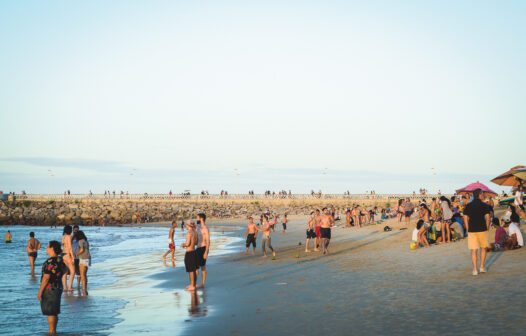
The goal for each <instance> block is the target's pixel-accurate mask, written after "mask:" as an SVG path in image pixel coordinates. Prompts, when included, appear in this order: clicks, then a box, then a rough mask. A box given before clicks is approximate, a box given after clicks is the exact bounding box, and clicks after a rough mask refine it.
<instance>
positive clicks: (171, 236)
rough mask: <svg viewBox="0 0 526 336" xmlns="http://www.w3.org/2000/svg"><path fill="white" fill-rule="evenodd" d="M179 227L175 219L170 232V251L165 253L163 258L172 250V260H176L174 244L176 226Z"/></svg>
mask: <svg viewBox="0 0 526 336" xmlns="http://www.w3.org/2000/svg"><path fill="white" fill-rule="evenodd" d="M176 227H177V222H176V221H175V220H174V221H172V227H171V228H170V232H168V249H169V250H168V251H166V253H165V254H164V255H163V260H166V256H167V255H168V254H169V253H170V252H171V253H172V261H175V245H174V233H175V228H176Z"/></svg>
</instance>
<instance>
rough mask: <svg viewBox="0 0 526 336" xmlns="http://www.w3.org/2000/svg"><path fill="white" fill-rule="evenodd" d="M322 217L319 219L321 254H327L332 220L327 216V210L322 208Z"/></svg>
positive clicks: (332, 224)
mask: <svg viewBox="0 0 526 336" xmlns="http://www.w3.org/2000/svg"><path fill="white" fill-rule="evenodd" d="M322 211H323V215H322V216H321V218H320V225H321V228H320V232H321V246H322V247H323V254H329V243H330V241H331V227H332V226H334V218H333V217H332V216H331V215H330V214H329V210H327V208H323V209H322Z"/></svg>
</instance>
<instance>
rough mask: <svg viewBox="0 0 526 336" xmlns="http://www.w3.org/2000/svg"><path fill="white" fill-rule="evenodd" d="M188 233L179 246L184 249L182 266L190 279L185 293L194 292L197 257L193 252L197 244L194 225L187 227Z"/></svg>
mask: <svg viewBox="0 0 526 336" xmlns="http://www.w3.org/2000/svg"><path fill="white" fill-rule="evenodd" d="M187 228H188V232H187V233H186V242H184V243H182V244H181V248H186V253H185V255H184V266H185V268H186V272H187V273H188V276H189V277H190V285H189V286H187V287H186V290H187V291H195V281H196V278H197V274H196V273H195V271H196V270H197V256H196V252H195V245H196V244H197V233H196V232H195V225H194V223H190V224H188V225H187Z"/></svg>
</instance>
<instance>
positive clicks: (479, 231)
mask: <svg viewBox="0 0 526 336" xmlns="http://www.w3.org/2000/svg"><path fill="white" fill-rule="evenodd" d="M482 198H483V194H482V191H481V190H480V189H476V190H474V191H473V201H472V202H470V203H469V204H467V205H466V208H465V209H464V223H465V224H466V227H467V231H468V248H469V249H470V250H471V261H472V262H473V273H472V274H473V275H478V274H479V272H478V270H477V251H478V250H480V273H485V272H486V268H485V267H484V262H485V261H486V248H487V247H489V242H488V234H489V224H490V216H489V207H488V205H487V204H486V203H484V202H483V200H482Z"/></svg>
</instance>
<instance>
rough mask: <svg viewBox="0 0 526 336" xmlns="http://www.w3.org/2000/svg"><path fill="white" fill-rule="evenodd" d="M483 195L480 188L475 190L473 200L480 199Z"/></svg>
mask: <svg viewBox="0 0 526 336" xmlns="http://www.w3.org/2000/svg"><path fill="white" fill-rule="evenodd" d="M481 193H482V190H481V189H480V188H477V189H475V190H473V199H479V197H480V194H481Z"/></svg>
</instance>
